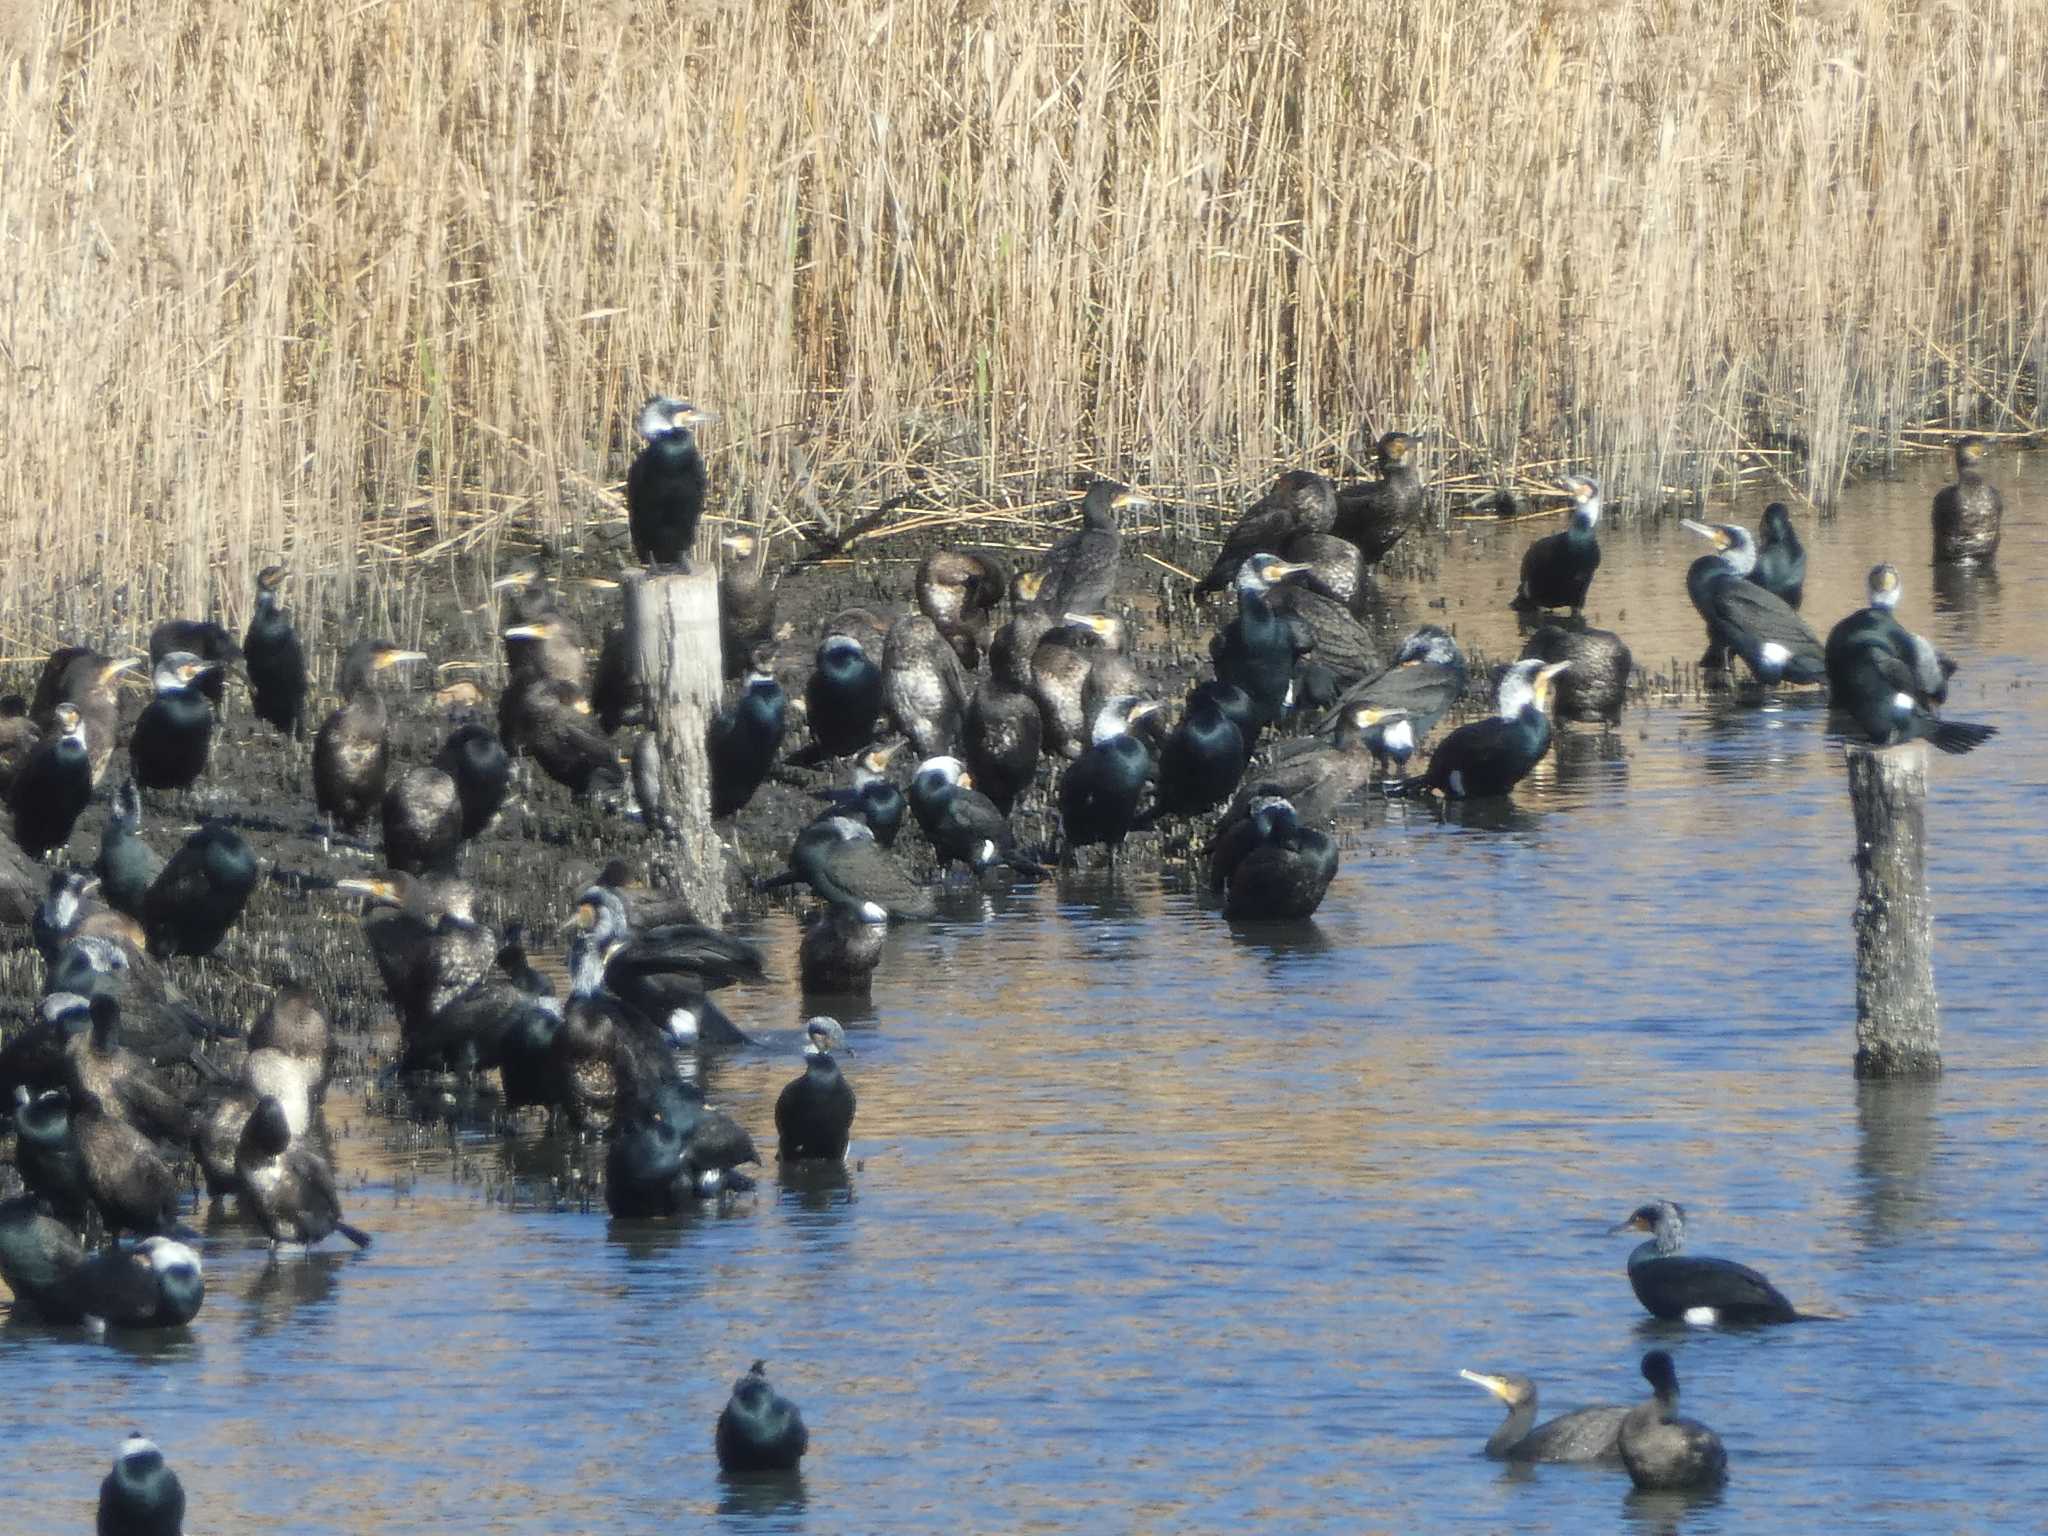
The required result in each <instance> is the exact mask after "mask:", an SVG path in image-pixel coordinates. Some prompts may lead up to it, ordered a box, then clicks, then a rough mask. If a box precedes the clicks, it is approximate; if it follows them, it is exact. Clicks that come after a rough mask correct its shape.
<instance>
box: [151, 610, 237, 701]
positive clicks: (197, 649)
mask: <svg viewBox="0 0 2048 1536" xmlns="http://www.w3.org/2000/svg"><path fill="white" fill-rule="evenodd" d="M179 654H184V655H188V656H196V657H198V658H199V659H200V660H201V661H205V662H210V663H212V665H211V666H210V667H209V668H208V669H207V670H206V671H205V672H203V673H201V674H199V675H198V676H196V677H195V678H194V679H193V686H194V687H196V688H197V689H198V690H199V691H200V692H201V693H203V694H205V695H206V701H207V703H209V704H211V705H213V706H214V708H215V709H218V708H219V707H220V705H221V702H222V701H223V700H224V699H225V698H226V697H227V683H228V671H229V669H230V668H232V667H233V666H234V665H235V663H236V662H238V661H240V660H241V659H242V648H241V647H240V646H239V645H237V644H235V637H234V636H233V635H231V634H229V633H228V632H227V631H226V630H225V629H223V628H222V627H221V626H220V625H219V624H217V623H215V622H214V621H213V620H212V619H165V620H164V621H163V622H162V623H161V624H159V625H157V626H156V628H155V629H152V630H151V631H150V632H149V664H150V666H151V667H152V668H154V667H158V666H161V665H162V664H163V662H164V659H165V658H166V657H168V656H176V655H179Z"/></svg>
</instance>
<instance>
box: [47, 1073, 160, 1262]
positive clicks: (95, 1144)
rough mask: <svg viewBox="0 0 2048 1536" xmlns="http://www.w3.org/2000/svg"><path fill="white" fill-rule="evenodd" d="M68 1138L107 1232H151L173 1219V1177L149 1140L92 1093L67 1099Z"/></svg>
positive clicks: (156, 1232)
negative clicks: (68, 1108)
mask: <svg viewBox="0 0 2048 1536" xmlns="http://www.w3.org/2000/svg"><path fill="white" fill-rule="evenodd" d="M71 1139H72V1142H73V1144H74V1145H76V1146H77V1148H78V1162H79V1166H80V1167H81V1168H82V1169H83V1170H84V1172H85V1189H86V1194H87V1196H88V1198H90V1199H91V1201H92V1203H93V1206H94V1208H95V1209H97V1210H98V1211H99V1213H100V1220H101V1221H102V1222H104V1223H105V1225H106V1229H107V1236H108V1237H109V1238H119V1237H120V1235H121V1234H122V1233H123V1232H133V1233H134V1234H135V1235H136V1236H138V1237H156V1236H161V1235H164V1234H168V1233H169V1232H171V1231H172V1230H173V1229H174V1228H175V1227H176V1226H177V1224H178V1181H177V1179H176V1178H174V1177H173V1176H172V1174H171V1170H170V1169H169V1168H168V1167H167V1166H166V1165H165V1163H164V1160H163V1158H161V1157H160V1156H158V1155H157V1150H156V1147H155V1145H154V1144H153V1143H152V1142H151V1141H150V1139H149V1138H148V1137H147V1136H145V1135H144V1134H143V1133H142V1132H141V1131H139V1130H137V1129H136V1128H135V1127H134V1126H132V1125H130V1124H129V1123H128V1122H127V1121H126V1120H123V1119H121V1118H119V1117H118V1116H117V1115H115V1114H114V1113H112V1112H111V1111H110V1110H108V1109H107V1108H106V1107H105V1106H104V1105H102V1104H101V1103H100V1101H99V1100H98V1099H96V1098H93V1097H90V1096H86V1097H83V1098H81V1097H79V1096H78V1095H77V1094H76V1093H74V1094H73V1095H72V1100H71Z"/></svg>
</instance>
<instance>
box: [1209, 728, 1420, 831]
mask: <svg viewBox="0 0 2048 1536" xmlns="http://www.w3.org/2000/svg"><path fill="white" fill-rule="evenodd" d="M1384 718H1385V717H1384V716H1383V714H1382V712H1381V711H1379V710H1376V709H1374V708H1372V707H1371V706H1370V705H1366V704H1354V705H1352V706H1351V707H1350V709H1349V710H1348V711H1347V712H1346V713H1345V715H1344V717H1343V719H1342V720H1341V721H1340V722H1339V724H1338V728H1337V733H1336V740H1335V742H1334V743H1333V744H1331V745H1327V746H1325V745H1322V744H1320V743H1317V744H1314V745H1307V746H1304V748H1303V749H1302V750H1299V751H1283V750H1281V749H1280V748H1279V747H1276V748H1275V750H1274V752H1273V755H1272V758H1271V760H1270V761H1269V762H1266V763H1264V764H1262V765H1260V766H1258V767H1256V768H1253V769H1252V770H1251V771H1250V773H1249V775H1248V777H1247V779H1246V782H1245V787H1244V789H1243V790H1242V791H1241V792H1240V793H1239V794H1238V796H1237V797H1236V799H1234V800H1233V801H1232V802H1231V804H1230V809H1229V810H1227V811H1226V812H1224V814H1223V816H1222V818H1221V819H1220V820H1219V821H1218V822H1217V824H1216V830H1215V832H1214V834H1213V835H1212V836H1211V839H1210V842H1209V851H1210V852H1211V853H1213V852H1214V851H1215V849H1216V846H1217V843H1218V841H1219V840H1220V839H1221V838H1222V837H1223V835H1224V834H1225V833H1227V832H1229V831H1230V830H1231V829H1232V828H1233V827H1235V826H1237V825H1238V824H1239V823H1241V822H1242V821H1244V820H1245V818H1246V817H1248V816H1250V815H1251V812H1252V805H1253V802H1255V801H1258V800H1265V799H1281V800H1285V801H1287V802H1288V804H1290V805H1292V806H1293V807H1294V811H1295V814H1296V815H1298V816H1299V817H1300V818H1301V819H1302V820H1303V821H1305V822H1308V823H1310V824H1311V825H1316V826H1320V825H1321V824H1322V823H1323V822H1326V821H1330V820H1332V819H1334V818H1335V816H1336V814H1337V807H1338V806H1340V805H1342V804H1344V803H1345V802H1346V801H1347V800H1349V799H1351V798H1352V796H1354V795H1356V794H1357V793H1358V792H1359V791H1360V790H1362V789H1364V788H1365V787H1366V786H1367V785H1368V784H1370V783H1371V782H1372V768H1373V756H1374V749H1373V746H1372V743H1373V740H1374V739H1375V735H1376V733H1377V732H1378V730H1379V728H1380V727H1381V726H1382V724H1383V723H1384ZM1306 740H1309V741H1312V740H1313V738H1307V739H1306ZM1288 745H1289V743H1285V742H1283V743H1281V744H1280V747H1286V746H1288Z"/></svg>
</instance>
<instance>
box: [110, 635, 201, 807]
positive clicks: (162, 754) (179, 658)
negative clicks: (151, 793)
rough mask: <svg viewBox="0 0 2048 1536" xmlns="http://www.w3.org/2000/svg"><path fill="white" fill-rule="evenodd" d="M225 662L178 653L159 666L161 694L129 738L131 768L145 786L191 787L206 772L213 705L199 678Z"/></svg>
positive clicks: (158, 691)
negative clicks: (203, 691)
mask: <svg viewBox="0 0 2048 1536" xmlns="http://www.w3.org/2000/svg"><path fill="white" fill-rule="evenodd" d="M219 669H220V663H219V662H217V661H206V660H203V659H202V658H200V657H198V656H195V655H193V654H192V653H191V652H190V651H172V652H171V653H170V654H169V655H167V656H165V657H164V658H163V660H161V661H159V662H158V663H157V664H156V673H155V676H154V678H153V682H154V684H155V687H156V697H155V698H154V699H151V700H150V701H149V703H148V704H147V705H145V706H144V708H143V711H142V713H141V714H140V715H138V716H137V717H136V720H135V729H134V730H133V731H131V732H130V733H129V736H128V759H129V767H130V769H131V771H132V772H133V773H134V775H135V782H136V783H137V784H138V785H140V786H141V787H142V788H144V789H190V788H191V787H192V785H193V784H194V783H196V782H197V781H198V778H199V775H201V774H202V773H204V772H206V759H207V754H208V752H209V751H210V750H211V748H212V746H213V706H212V704H211V703H209V702H208V700H207V696H206V695H205V694H204V693H202V692H201V691H200V689H199V687H198V682H199V679H200V678H202V677H204V676H205V675H206V674H207V673H209V672H218V671H219Z"/></svg>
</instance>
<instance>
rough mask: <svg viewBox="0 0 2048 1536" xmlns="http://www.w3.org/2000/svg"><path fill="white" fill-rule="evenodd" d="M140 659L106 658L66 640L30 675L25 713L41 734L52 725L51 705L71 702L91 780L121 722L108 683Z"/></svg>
mask: <svg viewBox="0 0 2048 1536" xmlns="http://www.w3.org/2000/svg"><path fill="white" fill-rule="evenodd" d="M141 664H142V658H141V657H139V656H123V657H122V658H121V659H120V660H118V661H110V660H108V659H107V658H106V657H104V656H102V655H101V654H100V653H99V652H98V651H95V650H90V649H88V648H86V647H85V646H82V645H67V646H65V647H64V648H63V649H61V650H57V651H52V652H51V653H50V657H49V660H47V661H45V662H44V663H43V670H42V673H41V675H40V676H39V677H37V679H36V691H35V695H34V697H33V698H32V699H31V700H30V702H29V707H28V713H29V718H30V719H31V720H33V721H34V722H35V723H36V726H37V728H38V729H40V730H41V731H42V733H43V735H44V736H48V735H50V733H51V731H52V729H53V728H54V722H55V719H56V711H57V706H58V705H59V704H71V705H75V706H76V707H77V709H78V714H79V718H80V719H81V720H83V721H84V722H85V750H86V755H87V756H88V757H89V758H90V759H91V760H92V781H93V783H94V784H95V785H97V784H98V783H99V781H100V775H101V774H103V773H105V772H106V771H107V763H108V762H109V761H110V760H111V759H112V757H113V755H114V741H115V738H116V736H117V735H118V734H119V731H120V725H121V701H120V699H119V697H118V696H117V695H116V694H115V692H114V688H115V685H116V683H117V682H118V681H119V679H120V676H121V674H122V673H124V672H126V671H127V670H128V669H129V668H131V667H137V666H140V665H141Z"/></svg>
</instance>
